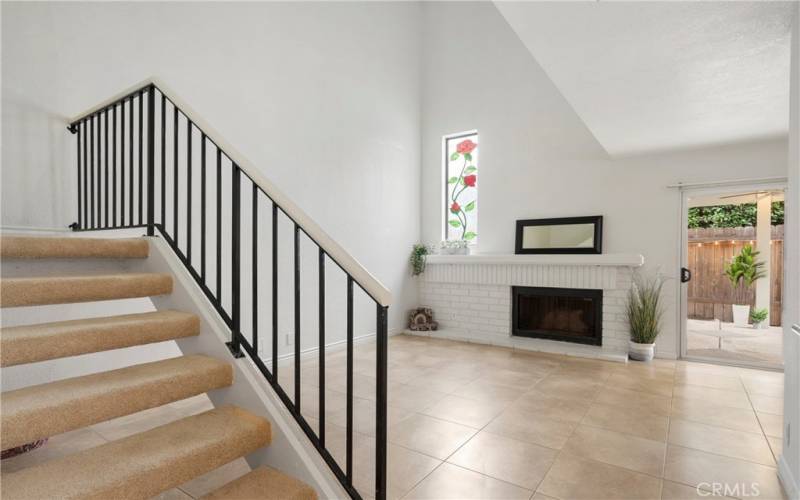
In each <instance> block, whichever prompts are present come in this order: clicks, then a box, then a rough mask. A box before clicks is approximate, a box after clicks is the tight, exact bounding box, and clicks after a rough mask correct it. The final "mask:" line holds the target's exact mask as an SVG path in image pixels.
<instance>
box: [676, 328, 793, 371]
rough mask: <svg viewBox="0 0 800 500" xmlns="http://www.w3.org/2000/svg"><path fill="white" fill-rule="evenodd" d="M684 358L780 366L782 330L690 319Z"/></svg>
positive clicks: (781, 360)
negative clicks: (686, 356) (685, 356)
mask: <svg viewBox="0 0 800 500" xmlns="http://www.w3.org/2000/svg"><path fill="white" fill-rule="evenodd" d="M687 339H688V343H687V349H686V354H687V355H688V356H692V357H702V358H714V359H719V360H725V361H732V362H745V363H753V362H755V363H769V364H771V365H775V366H776V367H777V366H783V329H782V328H781V327H779V326H770V327H768V328H765V329H754V328H752V327H750V326H734V325H733V323H725V322H721V321H719V320H715V319H714V320H701V319H689V320H688V324H687Z"/></svg>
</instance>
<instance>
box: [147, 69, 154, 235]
mask: <svg viewBox="0 0 800 500" xmlns="http://www.w3.org/2000/svg"><path fill="white" fill-rule="evenodd" d="M155 111H156V88H155V86H154V85H150V87H149V88H148V89H147V235H148V236H155V234H156V145H155V140H156V116H155Z"/></svg>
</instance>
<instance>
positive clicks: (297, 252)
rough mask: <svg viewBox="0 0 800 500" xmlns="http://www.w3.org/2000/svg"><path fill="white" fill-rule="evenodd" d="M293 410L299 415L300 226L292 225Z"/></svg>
mask: <svg viewBox="0 0 800 500" xmlns="http://www.w3.org/2000/svg"><path fill="white" fill-rule="evenodd" d="M294 410H295V412H297V415H300V226H298V225H297V223H295V224H294Z"/></svg>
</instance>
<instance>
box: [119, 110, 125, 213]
mask: <svg viewBox="0 0 800 500" xmlns="http://www.w3.org/2000/svg"><path fill="white" fill-rule="evenodd" d="M119 111H120V120H119V128H120V134H119V141H120V144H119V168H120V172H119V178H120V188H119V212H120V225H121V226H123V227H124V226H125V101H124V100H123V101H121V102H120V104H119Z"/></svg>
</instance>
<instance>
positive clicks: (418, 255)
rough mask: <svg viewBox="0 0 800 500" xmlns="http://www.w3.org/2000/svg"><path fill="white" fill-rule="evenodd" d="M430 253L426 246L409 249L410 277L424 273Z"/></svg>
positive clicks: (418, 245)
mask: <svg viewBox="0 0 800 500" xmlns="http://www.w3.org/2000/svg"><path fill="white" fill-rule="evenodd" d="M429 253H431V252H430V249H429V248H428V247H427V245H421V244H417V245H414V247H413V248H412V249H411V258H410V259H409V261H410V262H411V275H412V276H419V275H420V274H422V273H424V272H425V265H426V264H427V259H426V257H427V255H428V254H429Z"/></svg>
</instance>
